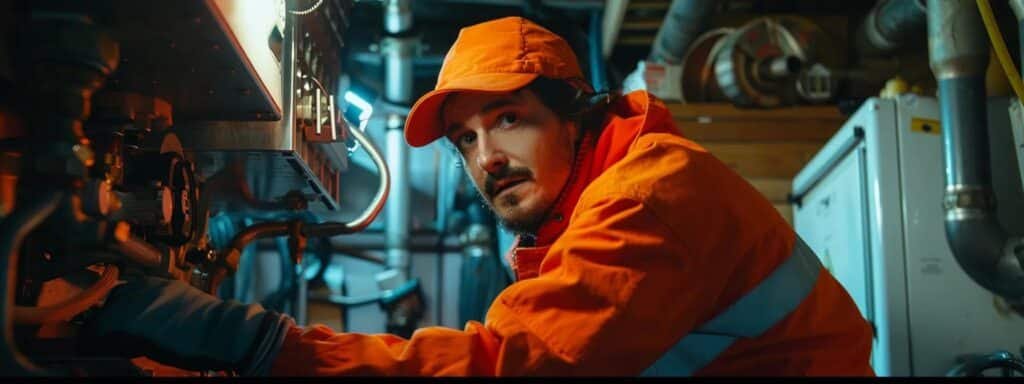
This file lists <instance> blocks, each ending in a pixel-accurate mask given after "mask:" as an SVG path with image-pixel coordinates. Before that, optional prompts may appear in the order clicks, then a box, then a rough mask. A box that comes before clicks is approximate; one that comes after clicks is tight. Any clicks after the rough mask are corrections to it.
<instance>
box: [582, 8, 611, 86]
mask: <svg viewBox="0 0 1024 384" xmlns="http://www.w3.org/2000/svg"><path fill="white" fill-rule="evenodd" d="M603 20H604V11H602V10H600V9H596V10H593V11H590V25H589V29H590V30H589V32H590V36H588V37H587V51H588V52H587V57H589V59H590V60H589V61H590V85H591V86H592V87H594V90H595V91H597V92H601V91H605V90H608V80H607V79H606V74H605V72H606V70H605V63H604V56H603V55H602V53H601V49H602V46H603V45H604V44H603V43H602V42H601V38H602V36H604V32H603V31H602V28H603V26H602V21H603Z"/></svg>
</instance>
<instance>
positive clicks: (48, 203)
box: [0, 190, 64, 375]
mask: <svg viewBox="0 0 1024 384" xmlns="http://www.w3.org/2000/svg"><path fill="white" fill-rule="evenodd" d="M63 199H64V193H63V192H61V191H55V190H54V191H46V192H44V193H42V194H41V195H38V196H37V197H36V199H34V200H32V201H30V202H27V203H26V204H25V205H24V206H22V207H19V208H16V209H15V210H14V212H12V213H11V215H10V216H7V217H6V218H5V219H4V220H3V221H0V252H2V254H4V255H7V266H6V267H7V268H0V300H3V304H2V305H3V306H4V308H2V310H0V326H3V329H2V330H0V331H2V332H3V340H2V341H0V372H4V374H7V375H30V374H46V373H47V372H45V371H44V370H43V369H42V368H40V367H37V366H36V365H35V364H33V363H32V362H31V361H29V360H28V358H26V357H25V356H24V355H22V354H21V352H19V351H18V349H17V346H16V345H15V343H14V332H13V329H12V328H11V325H12V321H11V320H12V319H11V315H12V311H11V310H12V308H11V307H13V303H14V290H15V287H16V281H15V279H16V278H17V271H18V258H19V257H18V256H19V252H20V251H21V243H22V241H24V240H25V236H28V234H29V233H30V232H32V231H33V230H34V229H35V228H36V227H38V226H39V225H40V224H42V223H43V221H44V220H46V218H47V217H48V216H50V214H52V213H53V211H55V210H56V209H57V207H58V206H59V205H60V203H61V200H63Z"/></svg>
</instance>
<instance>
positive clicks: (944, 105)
mask: <svg viewBox="0 0 1024 384" xmlns="http://www.w3.org/2000/svg"><path fill="white" fill-rule="evenodd" d="M927 14H928V56H929V59H930V62H931V68H932V72H933V73H934V74H935V78H936V80H937V81H938V84H939V107H940V108H941V116H942V125H943V129H942V140H943V147H944V150H943V157H944V159H945V164H946V180H945V183H946V184H945V185H946V194H945V199H944V202H943V206H944V208H945V210H946V238H947V240H948V241H949V246H950V248H951V250H952V251H953V255H954V256H955V258H956V260H957V262H958V263H959V264H960V266H961V267H962V268H963V269H964V270H965V271H966V272H967V274H968V275H969V276H970V277H971V278H972V279H974V281H975V282H977V283H978V284H980V285H981V286H983V287H985V288H986V289H988V290H990V291H992V292H994V293H996V294H998V295H1000V296H1003V297H1006V298H1008V299H1010V300H1015V301H1016V300H1020V299H1022V298H1024V269H1022V268H1021V265H1022V263H1021V258H1022V256H1024V242H1022V239H1021V238H1020V237H1011V236H1010V235H1009V234H1008V233H1007V231H1006V230H1005V229H1004V228H1003V227H1002V225H1000V223H999V222H998V221H997V219H996V215H995V206H996V205H995V197H994V195H993V193H992V180H991V174H990V164H989V146H988V143H989V141H988V131H987V129H986V127H987V124H988V121H987V120H988V119H987V112H986V97H985V68H986V67H987V65H988V58H989V44H988V40H987V38H986V35H985V30H984V28H983V26H982V23H981V17H980V15H979V13H978V10H977V8H976V6H975V2H974V1H972V0H928V13H927Z"/></svg>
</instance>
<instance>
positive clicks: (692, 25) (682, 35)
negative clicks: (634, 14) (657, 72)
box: [647, 0, 715, 64]
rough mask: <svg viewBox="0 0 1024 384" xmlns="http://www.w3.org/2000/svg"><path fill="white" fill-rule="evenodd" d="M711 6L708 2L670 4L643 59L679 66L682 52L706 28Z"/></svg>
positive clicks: (678, 0)
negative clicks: (648, 52) (648, 51)
mask: <svg viewBox="0 0 1024 384" xmlns="http://www.w3.org/2000/svg"><path fill="white" fill-rule="evenodd" d="M714 5H715V2H714V1H709V0H672V5H670V6H669V8H668V12H666V13H665V21H664V22H663V23H662V24H661V28H660V29H658V34H657V35H656V36H655V37H654V45H652V46H651V54H650V56H648V57H647V59H648V60H650V61H654V62H660V63H670V64H678V63H679V62H681V61H682V60H683V55H685V54H686V48H687V47H689V46H690V43H691V42H693V40H695V39H696V38H697V35H699V34H700V32H701V31H703V30H704V29H705V28H706V27H707V23H708V21H709V19H711V12H712V11H714V9H715V8H714Z"/></svg>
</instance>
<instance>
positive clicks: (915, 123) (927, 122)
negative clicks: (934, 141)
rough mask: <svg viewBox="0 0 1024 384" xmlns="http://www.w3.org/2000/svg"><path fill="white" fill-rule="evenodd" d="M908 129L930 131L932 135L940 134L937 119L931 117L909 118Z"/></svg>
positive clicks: (940, 128) (940, 127) (940, 130)
mask: <svg viewBox="0 0 1024 384" xmlns="http://www.w3.org/2000/svg"><path fill="white" fill-rule="evenodd" d="M910 130H911V131H912V132H921V133H930V134H933V135H939V134H942V125H940V124H939V121H938V120H932V119H920V118H914V119H910Z"/></svg>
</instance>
